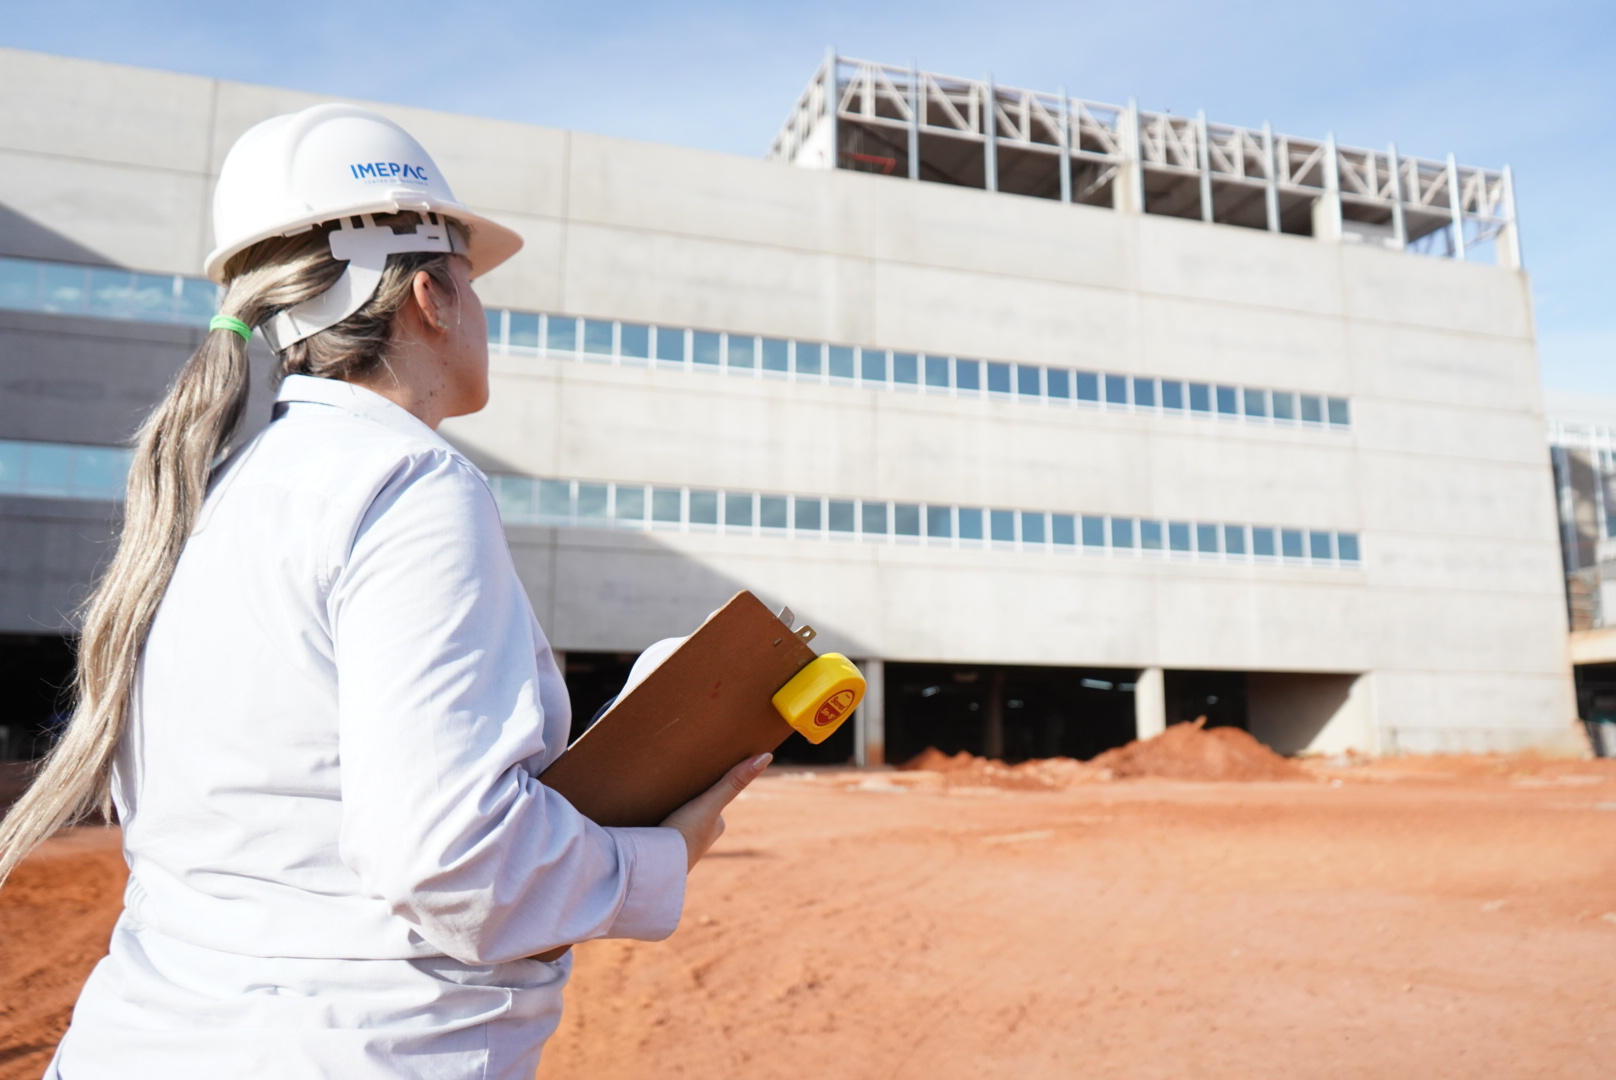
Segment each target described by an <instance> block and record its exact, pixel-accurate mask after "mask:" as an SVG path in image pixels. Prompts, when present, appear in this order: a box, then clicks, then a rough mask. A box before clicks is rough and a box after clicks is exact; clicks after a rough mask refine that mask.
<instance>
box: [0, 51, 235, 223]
mask: <svg viewBox="0 0 1616 1080" xmlns="http://www.w3.org/2000/svg"><path fill="white" fill-rule="evenodd" d="M214 85H215V84H214V82H213V80H211V79H204V78H199V77H197V76H194V75H177V74H174V73H172V72H166V71H150V70H147V69H144V68H137V67H127V66H125V65H122V64H103V63H98V62H96V61H93V60H68V59H65V58H63V57H57V56H46V55H44V54H42V53H35V52H25V51H23V50H21V49H6V48H0V100H4V101H9V102H22V101H26V102H27V103H28V107H27V108H14V107H8V108H5V109H0V148H4V149H6V150H13V151H28V152H31V153H34V154H40V155H48V156H50V157H55V158H78V159H82V160H86V161H96V162H100V163H104V164H119V165H130V166H137V167H142V168H150V169H161V170H164V171H169V172H198V171H201V170H202V169H204V168H205V167H206V163H207V158H208V153H207V136H208V119H209V112H210V110H211V108H212V94H213V87H214ZM0 175H4V167H3V166H0ZM132 205H134V204H133V203H132Z"/></svg>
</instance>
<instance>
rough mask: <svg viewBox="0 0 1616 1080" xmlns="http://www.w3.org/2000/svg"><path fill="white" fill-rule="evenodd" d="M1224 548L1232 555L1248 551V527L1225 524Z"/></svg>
mask: <svg viewBox="0 0 1616 1080" xmlns="http://www.w3.org/2000/svg"><path fill="white" fill-rule="evenodd" d="M1223 550H1224V551H1226V552H1228V553H1229V554H1230V555H1244V554H1245V553H1246V527H1245V526H1244V525H1225V526H1224V527H1223Z"/></svg>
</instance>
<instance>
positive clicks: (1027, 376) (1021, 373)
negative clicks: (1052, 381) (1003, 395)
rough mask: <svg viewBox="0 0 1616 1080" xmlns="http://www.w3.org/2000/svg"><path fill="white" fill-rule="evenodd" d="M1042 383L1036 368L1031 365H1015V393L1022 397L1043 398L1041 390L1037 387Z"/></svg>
mask: <svg viewBox="0 0 1616 1080" xmlns="http://www.w3.org/2000/svg"><path fill="white" fill-rule="evenodd" d="M1042 381H1043V380H1042V379H1040V378H1039V372H1038V369H1037V368H1036V367H1033V366H1032V365H1031V364H1017V365H1016V393H1018V394H1020V395H1021V396H1022V397H1033V398H1035V397H1043V396H1044V394H1043V388H1042V387H1041V386H1040V385H1039V383H1041V382H1042Z"/></svg>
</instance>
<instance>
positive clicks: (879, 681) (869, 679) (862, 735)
mask: <svg viewBox="0 0 1616 1080" xmlns="http://www.w3.org/2000/svg"><path fill="white" fill-rule="evenodd" d="M859 670H860V671H862V672H863V673H864V683H865V689H864V700H863V701H861V702H859V707H858V708H857V709H855V710H854V711H853V763H854V764H855V765H857V766H858V767H859V768H861V769H863V768H867V767H868V766H871V765H885V764H886V761H887V708H886V706H887V685H886V684H887V679H886V666H885V665H884V664H882V662H881V661H879V660H865V661H864V663H862V664H861V665H859Z"/></svg>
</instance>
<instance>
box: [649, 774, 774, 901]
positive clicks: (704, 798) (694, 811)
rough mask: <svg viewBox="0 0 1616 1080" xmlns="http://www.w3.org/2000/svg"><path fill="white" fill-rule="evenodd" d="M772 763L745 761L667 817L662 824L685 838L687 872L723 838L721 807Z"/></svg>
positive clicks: (726, 804)
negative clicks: (688, 858) (687, 860)
mask: <svg viewBox="0 0 1616 1080" xmlns="http://www.w3.org/2000/svg"><path fill="white" fill-rule="evenodd" d="M773 760H774V755H773V754H759V755H758V756H757V757H755V758H748V759H747V760H746V761H743V762H741V763H740V764H739V765H737V766H735V767H734V768H733V769H731V770H730V771H729V772H727V773H725V774H724V778H723V779H722V780H720V781H719V782H718V783H716V784H714V785H713V786H712V787H710V788H708V789H707V790H706V791H704V792H702V793H701V794H700V795H697V796H696V797H695V798H694V799H691V800H690V801H689V802H687V803H685V804H684V805H683V806H681V807H680V808H679V809H677V810H675V811H674V812H673V813H671V814H669V815H668V818H667V820H666V821H664V822H663V823H662V824H663V825H664V826H665V827H667V828H669V829H678V830H679V835H681V836H683V837H684V838H685V852H686V854H687V855H689V857H690V863H689V865H688V866H687V868H686V870H687V872H688V871H689V870H693V869H695V867H696V864H697V863H698V862H700V861H701V857H702V856H703V855H705V854H707V849H708V848H710V847H712V846H713V844H714V843H716V842H717V840H718V838H719V837H720V836H723V835H724V807H726V806H728V805H729V804H730V800H731V799H733V798H735V796H737V795H739V794H740V793H741V792H743V791H745V790H746V785H747V784H750V783H751V782H752V781H753V780H756V779H757V778H758V776H759V775H760V774H761V773H762V772H763V770H764V769H766V768H768V767H769V762H771V761H773Z"/></svg>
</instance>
